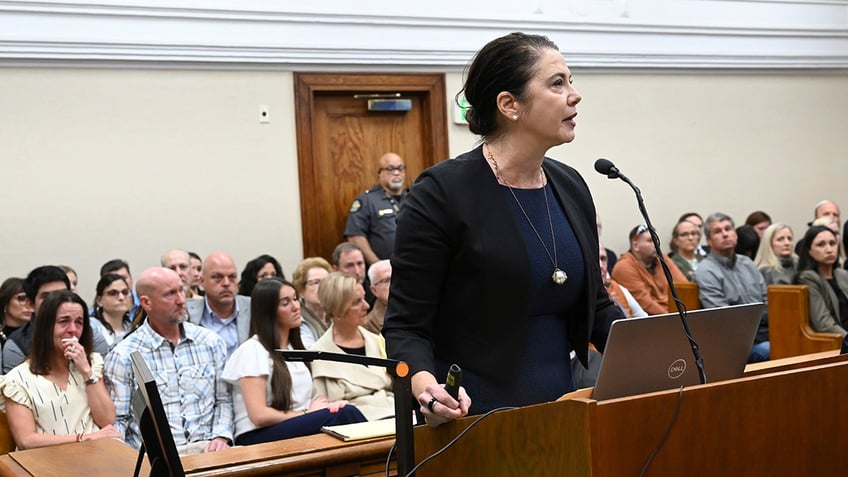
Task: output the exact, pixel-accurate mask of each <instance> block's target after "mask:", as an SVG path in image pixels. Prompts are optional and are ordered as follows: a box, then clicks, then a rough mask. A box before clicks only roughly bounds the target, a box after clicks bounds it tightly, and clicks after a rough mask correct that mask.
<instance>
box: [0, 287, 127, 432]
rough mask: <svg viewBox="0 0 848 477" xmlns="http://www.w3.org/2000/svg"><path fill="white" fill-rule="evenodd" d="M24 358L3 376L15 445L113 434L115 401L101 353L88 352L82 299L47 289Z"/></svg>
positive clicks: (89, 331) (89, 341) (89, 339)
mask: <svg viewBox="0 0 848 477" xmlns="http://www.w3.org/2000/svg"><path fill="white" fill-rule="evenodd" d="M34 319H35V322H34V325H35V328H34V331H33V338H32V348H31V349H30V355H29V359H27V360H26V361H24V362H23V363H21V364H20V365H18V366H17V367H15V368H14V369H12V371H10V372H9V374H7V375H6V380H5V382H4V385H3V395H4V396H5V398H6V416H7V418H8V420H9V427H10V429H11V431H12V436H13V437H14V438H15V443H16V444H17V445H18V448H19V449H31V448H34V447H44V446H50V445H55V444H63V443H67V442H80V441H84V440H96V439H108V438H112V439H119V438H120V435H119V434H118V431H117V430H115V428H114V427H113V426H112V424H113V423H114V422H115V405H114V403H113V402H112V400H111V399H110V398H109V392H108V391H107V390H106V386H104V384H103V380H102V377H103V358H102V357H101V356H100V355H99V354H98V353H95V352H93V351H92V333H93V331H92V329H91V327H90V326H89V318H88V308H87V307H86V304H85V302H84V301H83V300H82V298H80V297H79V296H77V294H76V293H74V292H72V291H70V290H61V291H56V292H52V293H50V294H49V295H48V296H47V298H45V300H44V302H43V303H42V304H41V308H40V309H39V310H38V312H37V313H36V316H35V318H34Z"/></svg>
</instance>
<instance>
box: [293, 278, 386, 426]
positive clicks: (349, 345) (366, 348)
mask: <svg viewBox="0 0 848 477" xmlns="http://www.w3.org/2000/svg"><path fill="white" fill-rule="evenodd" d="M318 297H319V298H320V299H321V305H322V306H323V307H324V310H326V311H327V315H328V316H329V317H330V318H331V322H332V324H331V325H330V329H329V330H327V332H326V333H324V335H323V336H321V338H319V339H318V341H316V342H315V344H314V345H312V347H311V348H310V349H312V350H315V351H329V352H332V353H347V354H357V355H360V356H372V357H375V358H385V357H386V342H385V340H384V339H383V337H382V336H381V335H375V334H374V333H371V332H370V331H368V330H366V329H365V328H363V327H362V325H363V324H364V323H365V315H366V313H368V303H366V302H365V290H363V289H362V285H361V284H360V283H359V280H358V279H357V278H356V277H355V276H354V275H350V274H348V273H342V272H333V273H331V274H330V275H328V276H327V278H325V279H324V281H323V282H321V287H320V288H319V290H318ZM312 380H313V381H312V383H313V384H312V387H313V391H312V394H314V395H316V396H327V399H329V400H331V401H337V400H345V401H348V402H350V403H351V404H353V405H355V406H356V407H357V408H358V409H359V410H360V411H362V414H364V415H365V417H367V418H368V420H369V421H371V420H375V419H382V418H385V417H391V416H394V414H395V400H394V393H393V392H392V377H391V376H389V374H388V373H387V372H386V368H381V367H377V366H362V365H359V364H351V363H336V362H332V361H315V362H313V363H312Z"/></svg>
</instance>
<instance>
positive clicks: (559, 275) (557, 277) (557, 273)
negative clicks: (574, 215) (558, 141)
mask: <svg viewBox="0 0 848 477" xmlns="http://www.w3.org/2000/svg"><path fill="white" fill-rule="evenodd" d="M486 148H487V149H488V150H489V160H490V161H492V164H493V165H494V166H495V177H497V179H498V181H500V182H501V183H502V184H504V185H505V186H506V187H507V188H508V189H509V192H510V194H512V198H513V199H515V203H516V204H518V208H519V209H521V213H522V214H524V218H525V219H527V223H528V224H530V228H531V229H533V232H534V233H535V234H536V238H538V239H539V243H541V244H542V248H544V249H545V253H546V254H548V258H549V259H550V260H551V264H552V265H553V266H554V273H553V274H551V280H553V281H554V283H556V284H557V285H562V284H563V283H565V281H566V280H568V275H566V273H565V272H564V271H562V270H560V268H559V265H558V264H557V249H556V236H554V221H553V220H552V219H551V206H550V204H549V203H548V192H547V191H546V190H545V175H544V173H543V172H542V168H541V167H539V176H540V178H541V179H542V195H544V196H545V209H546V210H547V211H548V223H549V224H550V226H551V244H552V245H553V249H554V253H553V255H551V252H550V250H548V246H547V245H545V241H544V240H542V235H541V234H539V231H538V230H536V226H535V225H533V221H532V220H530V216H529V215H527V212H526V211H525V210H524V206H522V205H521V201H519V200H518V196H516V195H515V191H514V190H512V186H511V185H510V184H509V182H507V181H506V179H504V177H503V175H502V174H501V169H500V167H498V161H496V160H495V156H494V154H492V148H491V147H490V146H489V145H488V144H486Z"/></svg>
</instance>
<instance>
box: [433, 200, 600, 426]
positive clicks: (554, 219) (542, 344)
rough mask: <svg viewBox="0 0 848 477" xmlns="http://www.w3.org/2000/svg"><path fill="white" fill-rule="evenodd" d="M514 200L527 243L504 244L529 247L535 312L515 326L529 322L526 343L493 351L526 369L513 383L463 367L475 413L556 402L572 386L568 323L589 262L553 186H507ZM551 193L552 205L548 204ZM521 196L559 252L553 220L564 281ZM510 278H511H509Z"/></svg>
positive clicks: (443, 370) (441, 371)
mask: <svg viewBox="0 0 848 477" xmlns="http://www.w3.org/2000/svg"><path fill="white" fill-rule="evenodd" d="M503 192H504V194H506V196H507V203H509V204H510V208H511V212H512V216H513V219H514V220H515V223H516V225H517V226H518V229H519V230H520V232H521V237H522V239H523V240H522V243H520V244H512V243H505V244H504V247H514V246H523V247H525V249H526V250H527V255H528V257H529V259H530V268H531V276H532V279H531V280H532V283H531V293H530V296H531V298H530V304H531V305H530V316H529V317H527V319H526V320H520V319H517V320H516V326H525V327H526V328H527V329H526V331H527V334H526V336H525V339H524V341H523V342H522V343H515V346H514V347H512V348H510V349H503V350H492V352H493V353H511V354H513V355H514V357H515V360H516V361H517V364H518V366H517V368H518V369H520V370H522V371H521V372H520V373H519V374H518V376H517V378H516V379H515V380H513V382H500V381H495V380H491V379H486V378H482V377H480V376H478V375H475V374H473V373H469V372H468V371H463V377H462V385H463V386H464V387H465V389H466V391H467V392H468V394H469V396H471V401H472V405H471V412H470V414H480V413H484V412H487V411H489V410H491V409H494V408H497V407H503V406H526V405H529V404H536V403H540V402H548V401H554V400H556V399H557V398H558V397H560V396H561V395H563V394H565V393H567V392H570V391H573V390H574V384H573V381H572V376H571V360H570V357H569V353H570V351H571V350H570V346H569V343H568V334H567V332H566V323H567V320H568V319H570V316H569V313H568V312H569V310H571V309H572V307H574V306H575V304H576V303H577V302H578V301H579V299H580V296H581V295H582V294H583V293H584V290H583V283H584V278H585V277H584V275H585V273H584V268H585V267H584V265H585V264H584V263H583V256H582V252H581V250H580V247H579V245H578V243H577V238H576V237H575V235H574V231H573V230H572V228H571V223H570V222H569V221H568V218H567V217H566V215H565V211H564V210H563V208H562V207H561V206H560V204H559V202H558V201H557V200H556V198H555V197H554V195H553V193H552V191H551V188H550V186H547V185H546V186H545V187H544V188H542V189H513V192H514V193H515V197H513V196H512V193H511V192H510V190H509V188H507V187H503ZM543 194H547V200H548V204H549V206H550V220H549V219H548V207H547V206H546V204H545V196H544V195H543ZM516 198H517V199H518V201H520V202H521V206H522V207H523V208H524V211H525V212H526V213H527V217H529V219H530V221H531V222H532V223H533V226H534V227H536V230H537V231H538V232H539V236H540V237H541V239H542V240H543V241H544V243H545V246H546V247H547V248H548V252H550V255H551V257H552V256H553V255H554V249H553V242H552V238H551V224H553V232H554V237H555V238H556V263H557V265H558V266H559V268H560V269H561V270H562V271H564V272H565V273H566V274H567V275H568V279H567V280H566V282H565V283H564V284H563V285H557V284H556V283H554V282H553V279H552V278H551V276H552V275H553V272H554V264H553V263H552V262H551V257H549V256H548V253H546V252H545V249H544V247H542V243H541V242H540V241H539V236H537V235H536V233H535V232H534V231H533V228H532V227H531V226H530V224H529V223H528V221H527V217H525V215H524V213H523V212H522V211H521V208H520V207H519V205H518V203H517V202H516ZM504 279H505V280H509V277H504ZM491 299H494V300H509V297H508V296H505V297H492V298H491ZM448 365H449V363H441V362H438V361H437V372H438V373H439V374H438V375H437V379H441V376H442V375H444V374H445V373H446V372H447V367H448Z"/></svg>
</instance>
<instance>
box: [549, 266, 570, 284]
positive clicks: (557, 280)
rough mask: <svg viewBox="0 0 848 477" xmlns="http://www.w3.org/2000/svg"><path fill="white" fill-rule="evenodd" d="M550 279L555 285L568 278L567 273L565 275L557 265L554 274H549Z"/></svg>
mask: <svg viewBox="0 0 848 477" xmlns="http://www.w3.org/2000/svg"><path fill="white" fill-rule="evenodd" d="M551 279H552V280H553V281H554V283H556V284H557V285H562V284H563V283H565V281H566V280H568V275H566V274H565V272H563V271H562V270H560V269H559V267H557V268H555V269H554V274H553V275H551Z"/></svg>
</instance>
